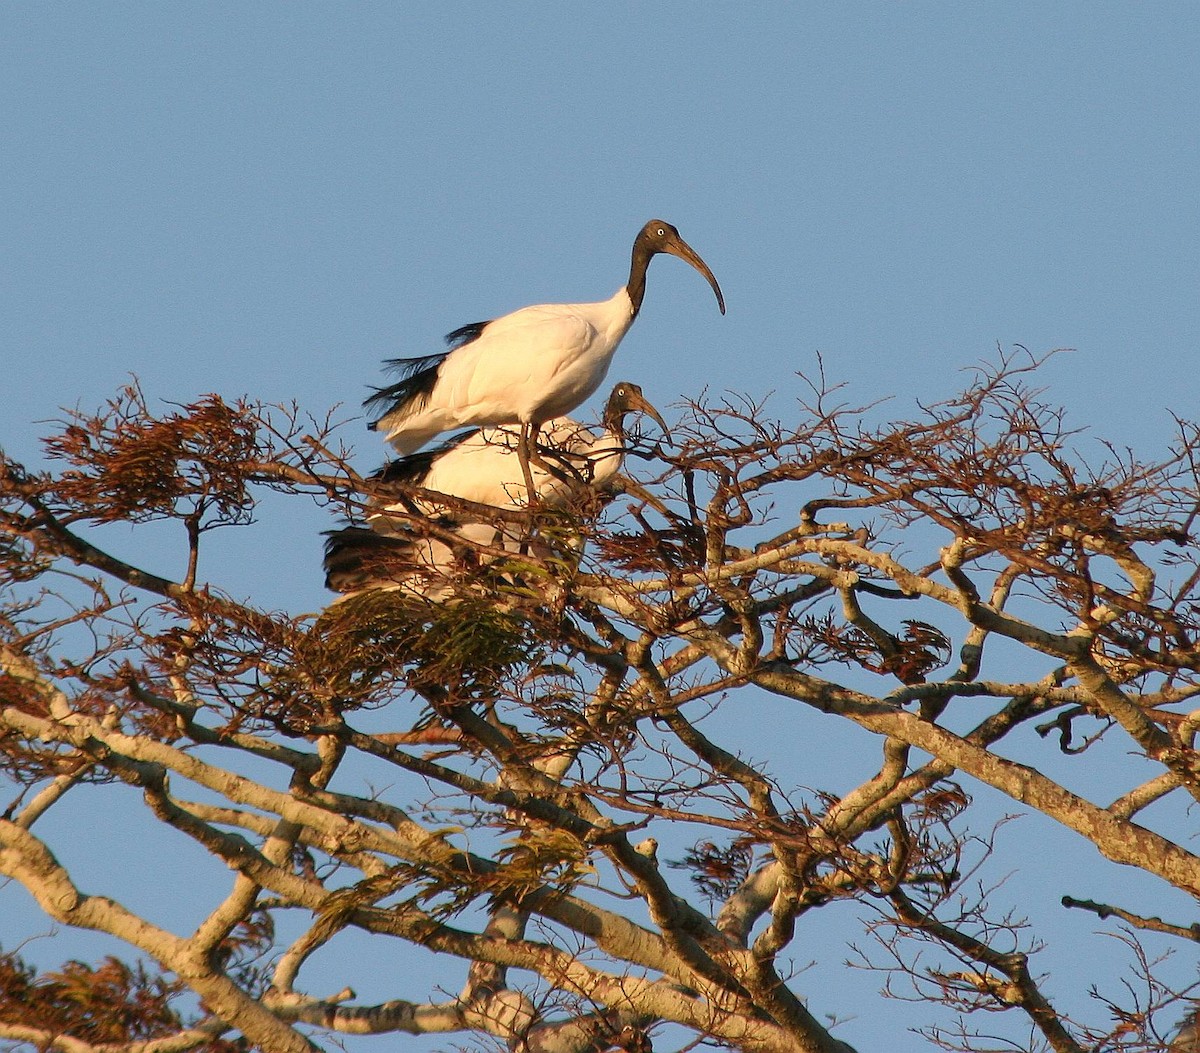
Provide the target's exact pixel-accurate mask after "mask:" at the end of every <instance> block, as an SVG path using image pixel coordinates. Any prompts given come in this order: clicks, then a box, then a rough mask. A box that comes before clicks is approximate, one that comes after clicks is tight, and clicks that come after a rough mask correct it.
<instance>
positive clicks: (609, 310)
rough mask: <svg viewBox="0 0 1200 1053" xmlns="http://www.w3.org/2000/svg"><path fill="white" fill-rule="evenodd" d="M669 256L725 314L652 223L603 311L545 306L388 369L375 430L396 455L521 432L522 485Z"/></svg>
mask: <svg viewBox="0 0 1200 1053" xmlns="http://www.w3.org/2000/svg"><path fill="white" fill-rule="evenodd" d="M660 253H668V254H670V255H673V256H678V257H679V258H680V259H682V260H686V261H687V262H688V263H690V264H691V265H692V266H693V267H695V268H696V270H698V271H699V272H700V273H701V274H703V275H704V277H705V278H706V279H707V281H708V282H709V284H710V285H711V286H712V288H713V292H714V293H715V294H716V297H717V304H718V306H719V307H720V309H721V313H722V314H724V313H725V300H724V297H723V296H722V294H721V287H720V286H719V285H718V284H717V279H716V278H715V277H714V276H713V273H712V271H711V270H709V268H708V265H707V264H706V263H705V262H704V261H703V260H702V259H701V258H700V256H699V255H697V253H696V252H695V250H694V249H692V247H691V246H690V245H688V244H687V242H685V241H684V240H683V238H681V237H680V236H679V231H677V230H676V229H675V228H674V227H673V226H671V224H669V223H666V222H664V221H662V220H651V221H650V222H649V223H647V224H646V225H645V226H644V227H643V228H642V229H641V231H640V232H639V233H638V236H637V238H636V239H635V240H634V243H633V253H632V258H631V261H630V268H629V280H628V281H627V282H626V284H625V285H624V286H622V287H621V288H620V289H618V290H617V292H616V293H615V294H614V295H613V296H612V297H611V298H610V299H608V300H602V301H600V302H599V303H576V304H541V305H538V306H535V307H524V308H522V309H521V310H519V311H514V312H513V313H512V314H507V315H504V316H503V317H501V318H497V319H494V320H493V321H489V322H475V323H472V324H471V325H465V326H463V327H462V328H460V329H456V330H455V331H454V332H453V333H450V334H449V335H448V336H447V337H446V340H447V343H448V344H449V348H450V349H449V350H448V351H445V352H442V353H440V354H436V355H427V356H425V357H422V358H407V359H394V360H392V361H391V362H390V363H389V364H390V365H391V366H392V368H394V369H397V370H399V371H400V373H401V379H400V380H399V381H397V382H396V383H395V384H392V385H390V386H389V387H386V388H382V389H380V390H378V391H376V392H375V394H373V395H372V396H371V397H370V398H368V399H367V401H366V405H367V406H368V407H369V408H371V409H373V410H376V411H378V412H379V416H378V417H377V419H376V420H375V421H374V422H372V424H371V427H372V428H377V429H379V430H381V431H383V432H384V434H386V436H387V438H388V441H389V442H391V443H392V445H393V446H394V447H395V448H396V449H397V450H398V451H400V452H401V453H403V454H408V453H412V452H413V451H415V450H418V449H420V447H421V446H423V445H424V444H425V443H427V442H428V441H429V440H430V439H432V438H433V437H434V436H435V435H439V434H441V433H442V432H444V431H451V430H453V429H455V428H459V427H462V426H464V425H472V424H474V425H483V426H494V425H503V424H519V425H521V426H522V427H521V429H520V431H519V434H518V446H517V455H518V458H519V460H518V463H519V465H520V466H521V468H522V471H523V475H524V477H525V479H526V481H527V482H529V483H532V477H531V476H530V474H529V471H528V468H529V461H528V450H529V447H530V443H531V441H532V439H533V438H534V437H536V434H537V431H538V429H539V428H540V426H541V425H542V424H544V423H545V422H546V421H548V420H551V419H552V418H554V417H559V416H562V415H563V414H566V413H569V412H571V411H572V410H573V409H575V407H576V406H578V405H580V403H582V402H583V401H584V400H585V399H587V398H588V397H589V396H591V395H592V394H593V392H595V391H596V389H597V388H598V387H599V386H600V384H601V383H603V381H604V378H605V376H606V375H607V374H608V367H609V365H610V363H611V362H612V357H613V353H614V352H615V351H616V349H617V345H618V344H620V342H621V338H622V337H623V336H624V335H625V334H626V332H628V330H629V327H630V326H631V325H632V324H633V320H634V319H635V318H636V317H637V314H638V311H639V310H640V309H641V306H642V299H643V297H644V295H645V291H646V269H647V267H648V266H649V264H650V260H651V259H653V257H654V256H656V255H658V254H660Z"/></svg>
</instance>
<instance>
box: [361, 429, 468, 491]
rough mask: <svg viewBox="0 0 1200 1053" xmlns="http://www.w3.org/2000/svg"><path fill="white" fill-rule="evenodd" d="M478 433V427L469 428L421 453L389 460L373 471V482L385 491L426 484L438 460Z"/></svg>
mask: <svg viewBox="0 0 1200 1053" xmlns="http://www.w3.org/2000/svg"><path fill="white" fill-rule="evenodd" d="M478 434H479V429H478V428H468V429H467V430H466V431H460V432H459V433H458V434H457V435H452V436H450V438H448V439H447V440H446V441H445V442H440V443H438V445H437V446H434V447H431V448H430V449H428V450H421V451H420V452H419V453H411V454H409V455H408V456H407V457H397V458H396V459H395V460H393V461H388V463H387V464H385V465H384V466H383V467H382V468H380V469H379V470H378V471H375V472H372V473H371V482H373V483H375V484H377V485H379V486H380V487H382V488H383V489H384V490H385V491H386V490H389V489H391V488H392V487H399V486H403V485H408V486H424V485H425V480H426V478H427V477H428V476H429V473H430V471H431V470H432V468H433V465H434V464H435V463H436V462H437V461H439V460H441V458H442V457H445V456H446V455H447V454H448V453H450V452H451V451H453V450H456V449H458V448H459V447H460V446H461V445H462V444H463V443H464V442H466V441H467V440H468V439H470V438H471V437H472V436H473V435H478Z"/></svg>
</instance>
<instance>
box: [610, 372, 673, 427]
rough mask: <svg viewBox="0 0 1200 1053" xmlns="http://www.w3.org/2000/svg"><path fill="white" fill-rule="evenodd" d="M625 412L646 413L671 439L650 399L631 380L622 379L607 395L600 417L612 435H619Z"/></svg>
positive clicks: (664, 423)
mask: <svg viewBox="0 0 1200 1053" xmlns="http://www.w3.org/2000/svg"><path fill="white" fill-rule="evenodd" d="M627 413H644V414H646V416H647V417H649V418H650V419H651V420H653V421H654V423H655V424H657V425H658V426H659V427H660V428H661V429H662V433H663V434H664V435H665V436H666V437H667V441H668V442H670V441H671V431H670V429H669V428H668V427H667V425H666V422H665V421H664V420H663V419H662V417H660V416H659V413H658V410H656V409H655V408H654V407H653V406H652V405H651V404H650V400H649V399H648V398H646V396H645V395H643V394H642V389H641V387H640V386H639V385H637V384H635V383H634V382H633V381H632V380H622V381H621V382H620V383H619V384H617V385H616V386H615V387H614V388H613V389H612V393H611V394H610V395H609V396H608V402H606V403H605V404H604V416H603V418H602V420H603V422H604V426H605V427H606V428H607V429H608V430H609V431H611V432H612V433H613V434H614V435H618V436H619V435H621V434H622V432H623V430H624V424H625V415H626V414H627Z"/></svg>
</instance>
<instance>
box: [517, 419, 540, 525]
mask: <svg viewBox="0 0 1200 1053" xmlns="http://www.w3.org/2000/svg"><path fill="white" fill-rule="evenodd" d="M540 430H541V425H540V424H522V425H521V437H520V438H519V439H518V440H517V460H519V461H520V462H521V471H522V472H523V473H524V475H525V503H526V504H527V505H532V504H535V503H536V502H537V491H536V490H535V489H534V488H533V469H532V468H530V467H529V450H530V446H531V445H532V446H533V448H534V449H536V448H537V436H538V432H539V431H540Z"/></svg>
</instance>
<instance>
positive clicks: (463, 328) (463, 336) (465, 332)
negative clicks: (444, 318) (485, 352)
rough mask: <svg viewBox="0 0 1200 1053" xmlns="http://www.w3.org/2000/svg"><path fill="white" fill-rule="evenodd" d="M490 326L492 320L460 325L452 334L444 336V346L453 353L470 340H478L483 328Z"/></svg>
mask: <svg viewBox="0 0 1200 1053" xmlns="http://www.w3.org/2000/svg"><path fill="white" fill-rule="evenodd" d="M491 324H492V320H491V319H490V318H489V319H488V320H487V321H486V322H468V323H467V324H466V325H460V326H459V327H458V328H457V329H455V330H454V332H452V333H447V334H446V346H447V347H448V348H450V350H451V351H455V350H457V349H458V348H460V347H462V346H463V345H465V344H469V343H470V342H471V341H472V340H478V339H479V337H480V335H481V334H482V333H483V330H484V328H485V327H486V326H489V325H491Z"/></svg>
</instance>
